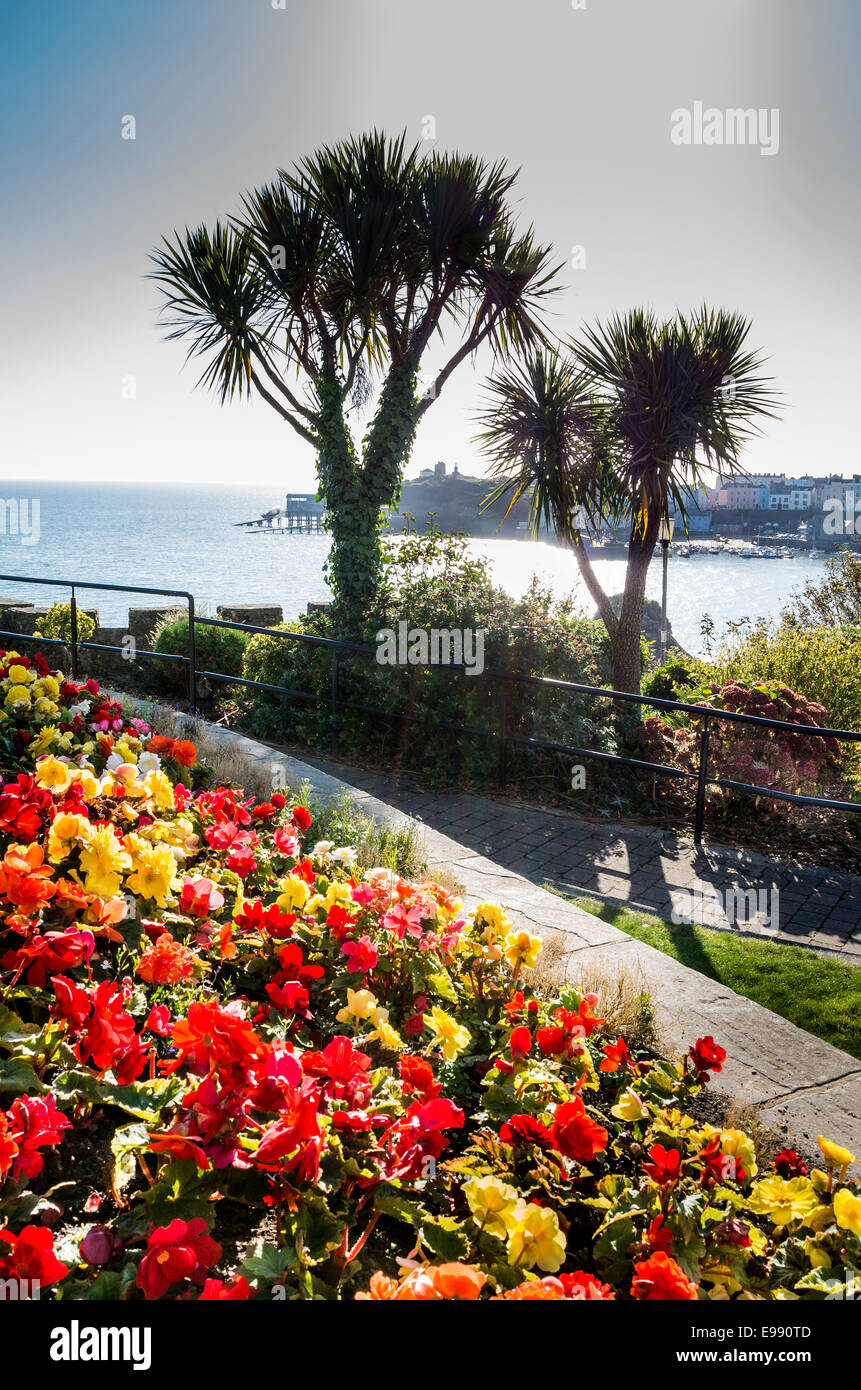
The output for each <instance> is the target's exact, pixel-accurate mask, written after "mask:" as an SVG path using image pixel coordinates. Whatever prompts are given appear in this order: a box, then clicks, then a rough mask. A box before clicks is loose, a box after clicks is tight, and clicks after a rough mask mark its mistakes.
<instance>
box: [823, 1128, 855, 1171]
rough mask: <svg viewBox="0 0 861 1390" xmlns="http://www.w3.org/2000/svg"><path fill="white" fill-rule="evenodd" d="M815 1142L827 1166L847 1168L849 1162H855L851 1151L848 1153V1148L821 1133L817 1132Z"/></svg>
mask: <svg viewBox="0 0 861 1390" xmlns="http://www.w3.org/2000/svg"><path fill="white" fill-rule="evenodd" d="M816 1142H817V1144H818V1145H819V1147H820V1149H821V1150H822V1155H823V1157H824V1159H825V1162H826V1163H827V1164H828V1167H829V1168H848V1167H849V1164H850V1163H854V1162H855V1155H854V1154H853V1153H850V1152H849V1150H848V1149H842V1148H841V1147H840V1145H839V1144H835V1143H834V1142H833V1141H832V1140H831V1139H826V1138H824V1136H823V1135H821V1134H818V1135H817V1136H816Z"/></svg>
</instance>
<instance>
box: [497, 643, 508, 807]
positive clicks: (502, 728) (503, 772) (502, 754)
mask: <svg viewBox="0 0 861 1390" xmlns="http://www.w3.org/2000/svg"><path fill="white" fill-rule="evenodd" d="M507 786H508V670H507V668H506V671H505V672H504V674H503V677H502V703H501V705H500V710H499V790H500V791H501V792H504V791H505V789H506V787H507Z"/></svg>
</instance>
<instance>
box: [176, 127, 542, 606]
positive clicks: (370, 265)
mask: <svg viewBox="0 0 861 1390" xmlns="http://www.w3.org/2000/svg"><path fill="white" fill-rule="evenodd" d="M515 177H516V175H515V174H514V173H513V172H511V171H510V170H508V169H507V168H506V167H505V165H504V164H502V163H498V164H492V165H489V164H486V163H485V162H484V161H482V160H480V159H478V158H475V157H474V156H471V155H461V154H437V153H432V154H421V153H420V152H419V149H418V147H415V148H413V149H411V150H410V149H408V148H407V146H406V143H405V137H404V136H401V137H400V138H398V139H387V138H386V137H385V136H384V135H383V134H381V133H377V132H374V133H373V134H370V135H363V136H360V137H356V138H353V139H350V140H346V141H343V142H341V143H338V144H336V145H333V146H328V147H325V148H323V149H320V150H318V151H316V153H314V154H313V155H311V156H310V157H309V158H307V159H304V160H302V161H301V162H300V163H299V164H297V165H295V166H294V167H293V168H292V169H291V170H289V171H286V170H279V172H278V175H277V178H276V180H275V181H274V182H272V183H270V184H266V185H264V186H263V187H262V188H259V189H257V190H256V191H254V192H252V193H249V194H248V195H246V197H245V198H244V199H243V200H242V203H243V210H242V212H241V213H240V214H239V215H238V216H236V217H232V218H230V219H229V220H228V221H227V222H226V223H221V222H217V223H216V224H215V226H214V228H212V229H211V230H210V229H208V228H206V227H198V228H197V229H196V230H193V231H189V230H186V231H185V232H184V233H182V234H179V233H175V234H174V235H173V236H172V237H168V238H166V239H165V240H164V241H163V244H162V245H161V246H160V247H159V248H158V249H157V250H156V251H155V252H154V254H153V260H154V261H155V264H156V270H155V272H154V273H153V278H154V279H155V280H156V281H157V282H158V283H159V285H160V287H161V289H162V291H163V294H164V313H163V322H164V323H165V325H166V326H167V327H168V328H169V329H170V332H169V334H168V336H169V337H171V338H183V339H186V340H187V341H188V344H189V356H197V357H201V358H203V359H204V361H205V363H206V365H205V368H204V371H203V374H202V376H201V378H200V383H199V384H203V385H204V386H207V387H209V388H210V389H212V390H213V391H214V392H215V393H216V395H217V396H218V398H219V399H220V401H221V402H222V403H225V402H227V401H229V400H231V399H233V398H234V397H242V396H251V395H257V396H259V397H260V398H261V399H263V400H265V401H266V402H267V404H268V405H270V406H271V407H272V408H273V409H274V410H276V411H277V412H278V414H279V415H280V416H281V417H282V419H283V420H284V421H285V422H286V423H287V424H289V425H290V426H291V427H292V429H293V430H295V431H296V433H297V434H298V435H299V436H300V437H301V438H302V439H304V440H306V441H307V442H308V443H310V444H311V445H312V446H313V447H314V449H315V450H316V452H317V460H318V480H319V492H320V496H321V497H322V499H323V500H324V501H325V503H326V506H327V509H328V512H329V525H330V530H331V532H332V538H333V550H332V556H331V560H330V566H329V576H330V579H331V581H332V584H333V588H334V590H335V595H336V602H337V604H338V605H339V609H340V613H341V616H342V618H343V619H344V621H345V626H346V627H349V626H353V627H355V626H357V625H358V623H359V622H360V621H361V618H362V616H363V614H364V613H365V612H367V610H368V607H369V605H370V603H371V600H372V598H373V594H374V592H375V587H376V584H377V580H378V577H379V567H380V559H381V556H380V544H379V533H380V528H381V524H382V517H383V509H384V508H385V507H387V506H392V505H394V504H396V502H397V498H398V495H399V492H400V486H401V479H402V476H403V469H404V465H405V463H406V461H407V459H408V457H409V453H410V449H411V447H412V443H413V439H414V436H415V432H416V428H417V426H418V423H419V421H420V419H421V417H422V415H423V414H424V413H425V411H426V410H428V409H429V407H430V406H431V405H432V403H433V402H434V401H435V400H436V399H437V397H438V396H439V394H440V392H441V390H442V389H443V387H444V385H445V383H446V382H447V380H448V378H449V377H450V376H451V374H452V372H453V371H454V370H455V369H456V368H457V367H458V366H459V364H460V363H461V362H463V361H464V360H465V359H466V358H468V357H470V356H471V355H472V354H473V353H475V351H476V350H477V349H478V348H479V347H480V346H481V345H482V344H483V343H487V344H489V345H490V347H491V348H492V349H493V351H494V353H495V354H496V355H498V356H501V357H506V356H508V355H509V354H510V353H514V352H520V351H529V350H531V349H533V348H534V347H535V346H536V345H537V344H538V343H539V342H540V341H541V339H542V336H543V327H542V323H541V319H540V315H539V311H540V307H541V304H542V301H543V299H544V297H545V296H546V295H547V294H549V293H551V292H552V291H553V290H554V289H555V288H556V275H557V271H556V270H555V269H553V268H551V266H550V264H549V250H548V248H546V247H543V246H540V245H538V244H537V242H536V240H535V237H534V234H533V231H532V229H531V228H529V229H527V230H526V231H524V232H518V230H517V229H516V227H515V224H514V219H513V214H512V211H511V206H510V202H509V195H510V192H511V188H512V185H513V183H514V181H515ZM449 334H450V335H451V337H452V339H453V341H452V343H451V348H450V352H449V355H448V356H447V358H446V359H445V360H444V361H443V363H442V366H440V367H439V369H438V370H437V371H436V373H435V375H434V377H433V380H432V381H431V382H430V384H429V386H428V388H427V389H426V390H425V391H424V392H423V394H419V391H418V380H419V371H420V367H421V362H422V358H423V356H424V355H425V353H426V351H427V349H428V347H429V345H430V343H431V340H432V339H434V338H435V337H436V336H437V335H439V336H442V337H447V336H449ZM375 387H376V388H377V389H378V393H379V394H378V397H377V401H376V408H375V412H374V414H373V417H372V419H371V422H370V426H369V428H368V429H367V432H366V433H365V435H364V438H363V439H362V440H361V441H357V439H356V438H355V436H354V432H353V430H352V429H351V425H350V418H349V417H350V414H351V412H352V411H354V410H355V409H356V408H357V407H358V406H359V405H361V404H363V403H365V402H366V401H367V400H368V398H369V396H370V395H371V394H372V392H373V390H374V388H375Z"/></svg>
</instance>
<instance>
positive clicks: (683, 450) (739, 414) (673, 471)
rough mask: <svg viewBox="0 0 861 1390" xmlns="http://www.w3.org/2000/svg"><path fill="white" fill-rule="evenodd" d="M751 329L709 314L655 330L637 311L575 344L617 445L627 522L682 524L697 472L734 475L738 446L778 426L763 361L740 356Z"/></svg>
mask: <svg viewBox="0 0 861 1390" xmlns="http://www.w3.org/2000/svg"><path fill="white" fill-rule="evenodd" d="M749 331H750V324H749V322H748V321H747V320H746V319H745V318H743V316H742V315H740V314H734V313H728V312H726V311H724V310H709V309H707V308H705V307H703V308H702V309H700V310H698V311H696V312H695V313H694V314H692V315H690V316H687V315H685V314H681V313H680V314H677V315H676V316H675V317H674V318H672V319H669V320H666V321H664V322H660V321H659V320H658V319H657V318H656V316H655V315H654V313H652V312H651V311H649V310H645V309H634V310H631V311H630V312H629V313H627V314H625V315H623V316H618V315H617V316H615V317H614V318H612V319H610V320H609V321H608V322H607V323H606V324H602V323H598V324H597V325H596V326H595V327H594V328H589V329H587V330H586V331H585V332H584V333H583V334H582V335H581V336H580V337H579V338H578V339H576V340H574V341H573V342H572V343H571V349H572V351H573V353H574V356H575V359H576V360H577V361H578V362H579V363H580V364H581V366H582V367H583V369H584V370H585V371H587V372H588V373H589V374H590V375H591V377H592V378H593V381H594V383H595V390H596V398H597V400H598V401H599V402H600V404H601V407H602V409H603V410H604V411H605V412H606V419H607V428H608V430H609V433H610V434H611V435H612V436H613V437H614V438H615V439H616V440H617V441H618V444H619V450H618V454H617V458H618V467H619V481H620V486H621V490H622V492H623V493H624V494H625V495H626V496H627V497H628V498H629V505H630V510H631V513H632V515H634V516H637V515H640V514H643V515H645V514H647V513H649V512H654V511H656V510H657V511H659V512H665V511H666V510H667V507H668V503H669V502H672V503H674V504H675V506H677V507H678V508H679V510H680V511H681V513H682V515H684V514H685V503H686V499H687V498H689V495H690V490H691V489H692V488H694V487H696V486H697V485H698V484H699V483H700V482H701V478H702V471H703V467H704V466H706V467H711V468H719V469H726V470H727V471H736V472H738V471H740V454H741V450H742V447H743V445H744V444H745V443H746V442H747V441H748V440H749V439H750V438H751V437H752V436H753V435H754V434H757V433H759V422H760V421H761V420H762V419H764V418H767V417H770V418H774V414H775V406H776V404H777V396H776V394H775V393H774V391H773V389H772V383H771V382H770V381H769V379H767V378H766V377H764V376H763V375H762V374H761V368H762V365H763V360H762V358H761V357H760V356H759V355H758V354H756V353H753V352H750V351H749V350H748V349H747V348H746V347H745V342H746V339H747V336H748V334H749Z"/></svg>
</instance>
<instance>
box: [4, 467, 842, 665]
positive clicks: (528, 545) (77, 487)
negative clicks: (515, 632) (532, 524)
mask: <svg viewBox="0 0 861 1390" xmlns="http://www.w3.org/2000/svg"><path fill="white" fill-rule="evenodd" d="M0 490H2V495H3V497H4V498H5V499H9V498H24V497H26V498H33V497H34V496H37V497H38V499H39V509H40V525H39V532H40V534H39V539H38V542H37V543H36V544H32V545H28V544H25V543H24V541H25V540H26V537H23V536H18V535H8V534H5V533H4V534H0V569H1V570H2V572H3V573H4V574H21V575H27V576H33V577H34V578H37V577H48V578H57V579H69V580H71V579H74V580H78V581H80V580H92V581H101V582H106V583H114V584H130V583H137V584H142V585H145V586H150V587H153V588H166V589H188V590H190V591H191V592H192V593H193V594H194V596H195V599H196V601H197V603H198V605H200V606H202V607H204V608H205V609H208V610H209V611H211V612H214V611H215V608H216V606H217V605H218V604H227V603H243V602H246V603H247V602H272V603H279V604H281V605H282V606H283V609H284V614H285V617H290V616H294V615H296V614H298V613H301V612H304V611H305V608H306V605H307V604H308V602H309V601H310V600H320V599H325V598H327V597H328V596H329V590H328V588H327V586H326V583H325V580H324V579H323V572H322V567H323V562H324V560H325V558H326V555H327V553H328V549H329V540H328V537H326V536H265V535H250V534H247V533H246V532H244V531H242V530H240V529H237V528H236V527H235V526H234V525H233V524H232V523H234V522H237V521H243V520H248V519H250V518H252V517H256V516H259V515H260V514H261V513H262V512H264V511H266V510H268V509H269V508H270V507H273V506H275V505H277V504H278V502H279V500H280V499H279V498H278V496H277V494H276V493H275V491H274V489H273V488H272V487H238V486H237V487H215V488H211V489H210V488H204V487H171V488H164V487H155V486H152V487H148V486H141V485H135V484H126V483H118V484H98V483H79V484H66V483H38V484H34V483H33V482H30V483H27V482H21V481H19V482H3V483H2V484H0ZM471 544H472V546H473V547H474V549H475V551H476V553H477V554H479V555H481V556H483V557H484V558H485V559H486V560H487V562H488V564H489V566H490V569H491V573H492V576H493V579H494V580H495V582H496V583H497V584H499V585H500V586H501V587H502V588H504V589H505V590H507V592H508V593H510V594H513V595H517V596H519V595H520V594H522V593H523V592H524V591H525V590H526V589H527V588H528V586H529V582H530V580H531V577H532V575H533V574H537V575H538V577H539V579H540V580H541V581H542V582H543V583H544V584H546V585H547V586H548V587H549V588H551V589H552V590H553V592H554V593H557V594H559V595H563V594H567V593H572V592H573V593H574V594H575V595H577V596H578V598H580V600H581V601H582V603H583V605H584V608H585V609H586V610H587V611H588V612H591V611H592V610H593V604H592V602H591V600H590V599H589V597H588V595H587V594H586V592H585V590H584V588H583V585H582V582H581V580H580V576H579V571H578V569H577V563H576V561H575V559H574V557H573V555H571V554H570V553H568V552H566V551H564V550H560V549H558V548H557V547H555V546H552V545H547V544H545V543H544V542H532V541H522V540H487V539H476V540H473V541H472V542H471ZM670 556H671V558H670V562H669V600H668V612H669V617H670V621H671V623H672V626H673V631H674V633H675V636H676V638H677V639H678V641H679V642H680V643H681V644H682V646H683V647H685V648H686V649H687V650H688V651H691V652H697V653H699V652H701V651H702V638H701V633H700V628H701V622H702V618H703V614H704V613H708V614H710V616H711V617H712V618H713V619H714V621H715V624H716V626H717V629H718V630H719V631H720V630H722V629H723V627H724V624H725V623H726V622H727V621H729V620H732V621H736V620H738V619H740V618H742V617H750V618H758V617H771V616H776V615H777V614H778V613H779V611H780V609H781V607H782V606H783V605H784V604H785V603H786V601H787V600H788V598H789V597H790V594H791V593H792V591H793V590H794V589H796V588H798V587H799V586H800V585H801V584H802V583H803V581H804V580H805V578H807V577H812V576H817V575H821V574H822V572H823V562H822V560H821V559H813V560H811V559H805V558H801V557H798V558H795V559H788V560H761V559H756V560H744V559H738V558H736V557H734V556H727V555H714V556H712V555H696V556H691V557H690V558H688V559H684V558H682V557H680V556H674V555H673V553H672V550H671V552H670ZM595 570H596V573H597V575H598V578H599V580H600V582H601V584H602V585H603V586H604V588H605V589H606V590H607V591H608V592H609V593H611V594H612V593H617V592H619V591H620V590H621V588H622V585H623V582H624V571H625V562H624V560H598V561H596V563H595ZM646 592H647V595H648V597H649V598H657V599H660V596H661V566H660V563H659V562H658V561H656V562H655V563H654V564H653V565H652V567H651V569H650V571H649V577H648V584H647V589H646ZM0 595H3V596H14V597H18V598H28V599H30V600H32V601H34V602H36V603H40V604H44V603H50V602H53V601H56V599H57V598H58V597H63V598H65V597H67V591H57V590H52V589H50V588H48V587H39V586H38V585H36V584H34V583H13V582H11V581H8V580H5V579H0ZM81 600H82V602H84V603H85V604H86V605H87V606H92V607H97V608H98V609H99V613H100V616H101V620H102V622H103V623H106V624H117V625H119V624H121V623H123V622H125V620H126V613H127V610H128V607H129V605H130V604H145V603H150V602H153V603H155V602H158V600H155V599H152V600H150V599H149V598H147V596H146V595H140V596H135V595H133V594H131V595H125V594H98V593H96V592H93V593H92V594H89V593H87V592H86V591H84V592H83V593H82V594H81Z"/></svg>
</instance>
